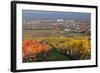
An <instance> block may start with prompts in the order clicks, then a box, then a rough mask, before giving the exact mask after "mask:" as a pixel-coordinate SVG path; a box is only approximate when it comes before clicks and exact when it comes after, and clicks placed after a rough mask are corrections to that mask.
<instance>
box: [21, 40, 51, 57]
mask: <svg viewBox="0 0 100 73" xmlns="http://www.w3.org/2000/svg"><path fill="white" fill-rule="evenodd" d="M48 50H49V46H48V44H46V43H43V42H39V41H36V40H25V39H23V40H22V55H23V58H24V57H26V56H28V55H33V56H34V57H35V56H36V55H37V54H39V53H41V52H47V51H48Z"/></svg>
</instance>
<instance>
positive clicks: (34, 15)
mask: <svg viewBox="0 0 100 73" xmlns="http://www.w3.org/2000/svg"><path fill="white" fill-rule="evenodd" d="M90 18H91V14H90V13H79V12H57V11H38V10H23V11H22V19H23V20H33V19H75V20H81V21H88V22H89V21H90Z"/></svg>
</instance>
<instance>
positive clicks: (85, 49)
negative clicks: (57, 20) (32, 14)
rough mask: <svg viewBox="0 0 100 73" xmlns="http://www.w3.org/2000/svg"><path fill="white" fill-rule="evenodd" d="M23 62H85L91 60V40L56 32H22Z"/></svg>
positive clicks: (86, 37)
mask: <svg viewBox="0 0 100 73" xmlns="http://www.w3.org/2000/svg"><path fill="white" fill-rule="evenodd" d="M22 47H23V49H22V51H23V52H22V53H23V62H25V63H26V62H42V61H67V60H86V59H90V58H91V38H90V36H89V35H85V34H82V33H73V32H66V31H58V30H23V40H22Z"/></svg>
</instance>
